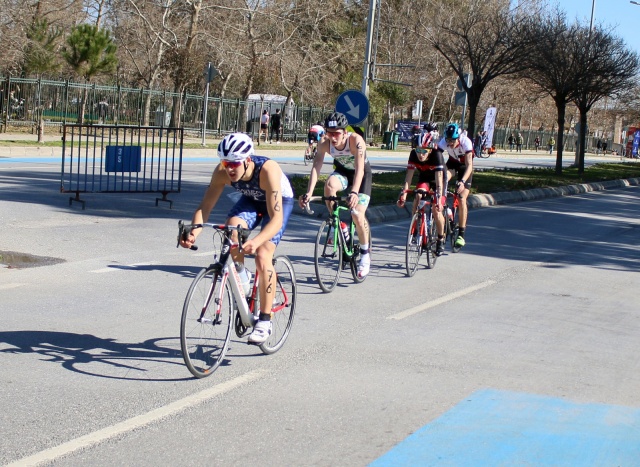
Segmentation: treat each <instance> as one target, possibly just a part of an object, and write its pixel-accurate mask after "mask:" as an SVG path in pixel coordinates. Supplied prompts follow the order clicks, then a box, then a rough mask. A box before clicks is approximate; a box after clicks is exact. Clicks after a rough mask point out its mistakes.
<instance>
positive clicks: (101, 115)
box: [98, 96, 109, 124]
mask: <svg viewBox="0 0 640 467" xmlns="http://www.w3.org/2000/svg"><path fill="white" fill-rule="evenodd" d="M108 112H109V103H108V102H107V99H106V98H105V97H104V96H102V98H100V101H99V102H98V123H101V124H102V123H105V122H106V121H107V114H108Z"/></svg>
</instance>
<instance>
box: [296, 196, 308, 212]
mask: <svg viewBox="0 0 640 467" xmlns="http://www.w3.org/2000/svg"><path fill="white" fill-rule="evenodd" d="M308 204H309V193H305V194H304V195H301V196H300V197H299V198H298V205H299V206H300V207H301V208H302V209H305V208H306V206H307V205H308Z"/></svg>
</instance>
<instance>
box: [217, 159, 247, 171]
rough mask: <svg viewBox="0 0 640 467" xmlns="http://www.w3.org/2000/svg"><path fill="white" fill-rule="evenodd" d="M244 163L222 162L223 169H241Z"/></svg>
mask: <svg viewBox="0 0 640 467" xmlns="http://www.w3.org/2000/svg"><path fill="white" fill-rule="evenodd" d="M243 162H244V161H227V160H223V161H222V162H221V164H222V167H224V168H227V169H237V168H238V167H240V166H241V165H242V163H243Z"/></svg>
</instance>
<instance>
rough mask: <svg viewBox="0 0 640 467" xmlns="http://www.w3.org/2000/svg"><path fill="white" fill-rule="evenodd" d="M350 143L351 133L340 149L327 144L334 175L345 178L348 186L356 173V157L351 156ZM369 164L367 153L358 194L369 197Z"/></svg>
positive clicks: (370, 178)
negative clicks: (331, 158)
mask: <svg viewBox="0 0 640 467" xmlns="http://www.w3.org/2000/svg"><path fill="white" fill-rule="evenodd" d="M350 141H351V133H347V142H346V143H345V145H344V147H343V148H342V149H338V148H336V147H335V146H334V145H333V144H332V143H329V155H330V156H331V157H333V168H334V170H335V173H338V174H339V175H342V176H344V177H346V179H347V181H348V184H349V185H353V177H354V175H355V173H356V166H355V160H356V156H354V155H353V154H351V148H350V147H349V143H350ZM371 180H372V173H371V164H369V160H368V159H367V153H366V152H365V154H364V174H363V177H362V182H361V183H360V190H359V193H364V194H366V195H368V196H371Z"/></svg>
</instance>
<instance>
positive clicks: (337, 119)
mask: <svg viewBox="0 0 640 467" xmlns="http://www.w3.org/2000/svg"><path fill="white" fill-rule="evenodd" d="M348 126H349V122H348V121H347V117H345V116H344V114H341V113H340V112H333V113H330V114H329V115H327V118H325V119H324V127H325V128H326V129H327V130H344V129H345V128H347V127H348Z"/></svg>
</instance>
